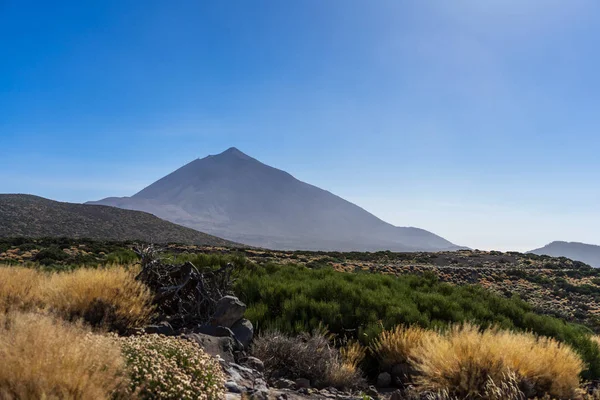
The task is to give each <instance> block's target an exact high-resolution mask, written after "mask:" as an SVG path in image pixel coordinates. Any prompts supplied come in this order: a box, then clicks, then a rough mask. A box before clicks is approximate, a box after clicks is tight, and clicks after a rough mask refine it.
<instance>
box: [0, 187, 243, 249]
mask: <svg viewBox="0 0 600 400" xmlns="http://www.w3.org/2000/svg"><path fill="white" fill-rule="evenodd" d="M0 236H2V237H14V236H26V237H60V236H66V237H71V238H90V239H111V240H141V241H145V242H152V243H170V242H175V243H182V244H196V245H213V246H239V245H237V244H236V243H232V242H229V241H227V240H223V239H221V238H218V237H214V236H211V235H207V234H205V233H202V232H198V231H195V230H193V229H190V228H186V227H183V226H178V225H175V224H173V223H171V222H168V221H164V220H162V219H160V218H157V217H155V216H154V215H150V214H148V213H145V212H140V211H130V210H122V209H119V208H115V207H106V206H94V205H85V204H72V203H61V202H58V201H53V200H48V199H45V198H43V197H38V196H32V195H24V194H0Z"/></svg>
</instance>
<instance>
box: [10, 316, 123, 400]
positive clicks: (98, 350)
mask: <svg viewBox="0 0 600 400" xmlns="http://www.w3.org/2000/svg"><path fill="white" fill-rule="evenodd" d="M0 360H1V361H0V398H1V399H6V400H12V399H14V400H17V399H47V400H51V399H82V400H83V399H108V398H110V397H111V396H112V395H114V394H115V393H116V392H117V390H118V389H119V388H120V387H121V386H122V385H123V384H124V382H125V380H124V375H123V367H124V363H123V358H122V357H121V353H120V349H119V346H118V345H117V344H116V343H115V342H114V341H113V340H111V339H109V338H107V337H103V336H99V335H94V334H92V333H90V332H89V331H88V330H86V329H85V328H83V327H82V326H78V325H74V324H70V323H68V322H65V321H62V320H60V319H56V318H55V317H51V316H47V315H39V314H32V313H16V312H15V313H9V314H2V315H0Z"/></svg>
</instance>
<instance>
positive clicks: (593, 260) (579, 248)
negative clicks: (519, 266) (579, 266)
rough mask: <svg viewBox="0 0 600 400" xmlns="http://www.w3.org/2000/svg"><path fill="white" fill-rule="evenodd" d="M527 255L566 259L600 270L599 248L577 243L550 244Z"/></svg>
mask: <svg viewBox="0 0 600 400" xmlns="http://www.w3.org/2000/svg"><path fill="white" fill-rule="evenodd" d="M529 253H533V254H540V255H548V256H553V257H567V258H570V259H572V260H577V261H582V262H584V263H586V264H589V265H591V266H592V267H596V268H600V246H596V245H593V244H585V243H578V242H558V241H557V242H552V243H550V244H548V245H546V246H544V247H542V248H540V249H535V250H531V251H530V252H529Z"/></svg>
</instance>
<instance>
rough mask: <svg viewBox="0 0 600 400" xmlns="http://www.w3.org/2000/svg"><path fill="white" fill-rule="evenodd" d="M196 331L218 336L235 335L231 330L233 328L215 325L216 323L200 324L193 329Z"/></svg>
mask: <svg viewBox="0 0 600 400" xmlns="http://www.w3.org/2000/svg"><path fill="white" fill-rule="evenodd" d="M193 332H194V333H202V334H204V335H209V336H217V337H230V338H232V337H234V336H235V335H234V334H233V332H232V331H231V329H229V328H226V327H224V326H215V325H200V326H198V327H196V328H194V330H193Z"/></svg>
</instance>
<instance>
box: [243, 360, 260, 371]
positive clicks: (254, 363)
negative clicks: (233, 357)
mask: <svg viewBox="0 0 600 400" xmlns="http://www.w3.org/2000/svg"><path fill="white" fill-rule="evenodd" d="M244 364H246V366H247V367H249V368H252V369H255V370H257V371H258V372H264V370H265V364H264V363H263V362H262V361H261V360H259V359H258V358H256V357H248V358H247V359H246V361H245V362H244Z"/></svg>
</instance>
